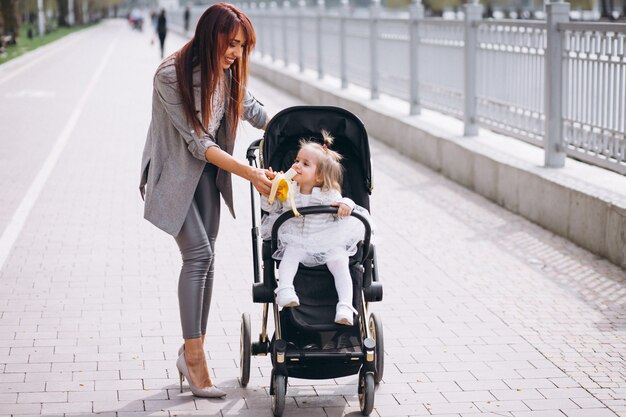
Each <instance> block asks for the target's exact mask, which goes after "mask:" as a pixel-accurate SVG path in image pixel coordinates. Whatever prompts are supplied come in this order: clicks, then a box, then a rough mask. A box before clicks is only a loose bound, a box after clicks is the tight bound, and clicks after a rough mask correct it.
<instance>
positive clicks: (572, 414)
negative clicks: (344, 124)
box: [0, 22, 626, 417]
mask: <svg viewBox="0 0 626 417" xmlns="http://www.w3.org/2000/svg"><path fill="white" fill-rule="evenodd" d="M181 41H182V40H181V39H179V38H176V37H175V35H173V34H172V35H170V37H169V38H168V40H167V42H168V47H169V48H170V49H171V50H173V49H174V48H175V47H177V46H178V45H180V43H181ZM62 45H64V46H63V49H62V50H61V51H57V52H55V49H50V52H49V53H50V56H47V57H46V56H43V57H41V58H37V59H39V61H38V62H35V63H32V60H34V59H35V58H26V59H24V60H22V61H20V62H18V64H15V65H12V66H10V67H4V68H3V67H0V96H1V97H2V102H1V104H0V108H2V112H0V113H1V115H0V121H1V122H2V126H9V129H4V130H3V131H2V132H3V134H2V135H1V136H2V140H1V141H0V161H1V163H0V174H1V175H0V185H1V186H2V192H0V198H1V201H2V205H1V207H0V227H1V229H0V230H6V228H7V226H8V225H10V224H12V223H11V222H12V218H13V216H14V212H15V210H16V208H17V207H18V205H19V203H20V201H22V199H23V198H24V196H25V194H26V191H27V190H28V189H29V186H30V184H31V182H32V181H33V179H34V178H35V173H36V172H37V170H38V169H39V167H40V166H41V165H42V164H43V161H45V160H46V158H47V157H48V156H49V154H50V152H51V150H52V145H53V144H54V143H55V141H56V138H57V137H59V135H60V134H61V131H62V129H63V126H66V123H67V120H68V118H70V117H71V115H72V109H73V108H74V106H75V105H76V103H77V101H78V98H79V97H81V94H83V92H84V91H85V85H86V84H87V82H88V80H89V77H90V76H91V74H92V73H93V72H94V71H95V70H96V67H97V66H98V65H99V64H100V62H102V60H103V59H106V63H105V64H106V65H105V69H104V71H103V73H102V75H101V77H100V78H98V81H97V82H96V84H95V85H94V89H93V91H92V92H91V93H90V94H89V95H88V96H87V98H86V101H85V104H84V106H83V107H82V109H81V112H80V118H79V119H78V122H77V124H76V125H75V127H74V128H73V129H71V132H70V136H69V137H68V141H67V144H66V146H65V147H64V148H63V150H62V152H61V154H60V155H59V159H58V162H57V163H56V165H55V166H54V168H53V170H52V171H51V175H50V176H49V178H47V181H46V182H45V185H44V187H43V189H42V191H41V193H40V194H39V196H38V198H37V200H36V201H35V204H34V206H33V208H32V210H31V211H30V212H29V213H28V216H27V218H26V222H25V223H24V227H23V228H22V229H21V231H20V233H19V236H18V238H17V240H16V241H15V244H14V245H13V248H12V251H11V252H10V253H9V255H8V257H7V259H6V261H5V263H4V265H3V267H2V269H1V270H0V417H4V416H10V415H37V416H39V415H45V416H62V415H70V414H71V415H92V414H95V413H98V414H99V415H101V416H106V417H113V416H117V417H135V416H136V417H143V416H179V415H203V416H230V415H237V416H270V415H271V411H270V404H269V397H268V394H267V391H268V385H269V371H270V369H271V368H270V361H269V358H267V357H265V358H264V357H258V358H257V357H253V359H252V378H251V381H250V384H249V385H248V388H246V389H241V388H239V387H238V382H237V375H238V373H239V371H238V355H239V348H238V347H239V326H240V322H239V319H240V316H241V313H242V312H244V311H247V312H250V313H251V314H252V317H253V323H252V331H253V338H255V337H256V334H257V333H258V332H259V330H260V316H261V308H260V306H259V305H254V304H253V303H252V302H251V292H250V286H251V282H252V274H251V271H252V260H251V250H250V239H249V227H250V213H249V211H250V210H249V194H248V192H249V191H248V187H247V185H246V184H245V183H244V182H243V181H235V187H236V190H235V192H236V194H237V196H236V197H237V198H236V205H237V208H238V216H239V217H238V219H237V220H236V221H234V220H232V219H231V218H229V217H227V216H226V213H224V214H225V215H224V216H223V222H222V226H221V235H220V238H219V240H218V249H217V250H218V253H217V256H218V258H217V275H216V288H215V291H216V296H215V299H214V304H213V307H212V311H211V316H210V326H209V327H210V329H209V336H208V344H207V348H208V351H209V354H208V357H209V366H210V369H211V372H212V373H213V375H214V378H215V380H216V382H217V383H218V384H219V385H220V386H221V387H224V389H225V390H226V391H227V392H228V396H227V397H226V399H224V400H206V399H195V398H193V397H192V396H191V395H190V393H189V391H188V390H187V389H185V392H184V393H183V394H180V393H179V391H178V385H177V384H178V375H177V372H176V369H175V365H174V362H175V354H176V350H177V349H178V346H179V345H180V342H181V338H180V326H179V319H178V305H177V299H176V279H177V275H178V268H179V265H180V260H179V255H178V253H177V248H176V245H175V244H174V242H173V239H171V238H170V237H169V236H167V235H165V234H164V233H162V232H160V231H158V230H157V229H156V228H154V227H153V226H151V225H150V224H148V223H147V222H145V221H144V220H142V203H141V200H140V198H139V194H138V191H137V177H138V171H139V160H140V154H141V149H142V147H143V142H144V138H145V132H146V126H147V123H148V122H149V117H150V114H149V106H150V83H151V75H152V73H153V71H154V68H155V67H156V65H157V64H158V60H157V59H158V52H157V48H156V46H152V47H151V46H150V45H149V35H148V34H147V33H143V34H140V33H137V32H132V31H130V30H129V29H128V28H127V27H126V25H124V24H122V22H106V23H104V24H103V25H100V26H98V27H96V28H95V29H91V30H89V31H86V32H85V33H82V34H81V35H79V36H77V37H75V38H70V40H69V41H67V42H66V43H63V44H62ZM110 45H113V47H112V48H113V50H112V53H111V56H110V58H106V56H105V51H106V50H107V48H108V47H109V46H110ZM37 56H38V57H39V55H37ZM77 57H80V59H78V58H77ZM27 65H31V66H30V67H27ZM15 71H21V72H20V74H17V75H15V76H12V77H13V78H12V79H11V81H10V82H8V81H7V82H3V81H2V80H3V79H4V78H3V77H7V76H8V75H10V74H12V73H13V72H15ZM7 74H8V75H7ZM44 74H47V75H45V76H44ZM251 88H252V90H253V91H254V93H255V95H257V96H258V97H259V98H260V100H261V101H263V102H264V103H265V104H266V106H267V108H268V109H269V111H270V112H271V113H275V112H277V111H278V110H280V109H282V108H284V107H288V106H291V105H296V104H301V103H298V102H296V101H295V100H294V99H293V98H291V97H289V96H286V95H284V94H282V93H281V92H280V91H277V90H275V89H273V88H271V87H269V86H268V85H265V84H263V83H261V82H259V81H258V80H252V87H251ZM37 91H39V92H41V91H47V92H53V93H54V94H53V96H50V95H49V94H48V95H45V94H43V95H42V94H35V93H34V92H37ZM24 92H26V93H24ZM29 92H30V93H29ZM25 109H28V111H29V112H30V113H29V114H30V115H33V116H34V117H31V118H29V119H25V117H24V115H23V112H24V110H25ZM51 114H52V115H54V117H53V118H50V117H46V115H48V116H49V115H51ZM5 132H7V133H8V137H7V136H5ZM257 137H259V131H257V130H255V129H253V128H251V127H250V126H246V127H245V128H244V129H242V131H241V136H240V137H239V146H238V148H237V149H236V151H235V152H236V155H238V156H239V157H241V158H243V155H244V150H245V148H246V146H247V143H249V141H250V140H252V139H255V138H257ZM371 147H372V157H373V163H374V181H375V191H374V194H373V198H372V212H373V214H374V217H375V220H376V224H377V232H378V233H377V239H378V246H377V247H378V261H379V269H380V275H381V279H382V280H383V282H384V285H385V287H384V289H385V300H384V302H383V303H378V304H376V305H373V310H374V311H376V312H377V313H379V314H380V315H381V316H382V318H383V321H384V328H385V337H384V341H385V348H386V356H385V364H386V368H385V376H384V380H383V381H382V382H381V384H380V385H379V387H378V389H377V392H376V402H375V404H376V408H375V411H374V412H373V415H376V416H381V417H392V416H422V415H437V416H440V417H441V416H446V417H447V416H456V417H460V416H462V417H468V416H478V415H480V416H509V417H564V416H567V417H592V416H593V417H595V416H597V417H603V416H616V415H617V416H622V417H623V416H626V358H625V357H624V356H625V355H626V343H625V341H626V314H625V306H624V304H625V300H626V278H625V276H626V274H625V272H624V271H623V270H621V269H619V268H617V267H615V266H613V265H611V264H609V263H608V262H606V261H603V260H601V259H597V258H596V257H595V256H593V255H591V254H589V253H588V252H585V251H583V250H581V249H579V248H577V247H576V246H574V245H572V244H571V243H569V242H568V241H565V240H563V239H561V238H559V237H556V236H554V235H553V234H551V233H549V232H546V231H545V230H543V229H540V228H539V227H537V226H535V225H533V224H531V223H529V222H528V221H526V220H524V219H522V218H520V217H519V216H515V215H513V214H511V213H509V212H507V211H505V210H503V209H502V208H500V207H498V206H496V205H494V204H492V203H490V202H488V201H487V200H485V199H483V198H482V197H478V196H476V195H474V194H472V193H471V192H469V191H467V190H466V189H464V188H462V187H460V186H459V185H457V184H455V183H452V182H450V181H448V180H446V179H444V178H442V177H441V176H439V175H437V174H436V173H433V172H432V171H429V170H427V169H425V168H423V167H421V166H419V165H417V164H415V163H414V162H412V161H410V160H408V159H406V158H404V157H403V156H402V155H399V154H398V153H397V152H395V151H393V150H392V149H390V148H388V147H386V146H384V145H382V144H380V143H379V142H377V141H376V139H375V138H371ZM9 155H10V157H9ZM287 393H288V397H287V410H286V412H285V416H307V417H308V416H312V417H317V416H331V417H334V416H341V415H346V414H351V415H358V414H359V412H358V398H357V396H356V378H354V377H347V378H340V379H336V380H325V381H307V380H297V379H290V386H289V388H288V392H287Z"/></svg>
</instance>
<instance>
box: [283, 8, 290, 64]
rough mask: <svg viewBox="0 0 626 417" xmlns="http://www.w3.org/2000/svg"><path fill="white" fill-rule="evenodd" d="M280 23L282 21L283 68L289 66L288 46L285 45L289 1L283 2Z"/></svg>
mask: <svg viewBox="0 0 626 417" xmlns="http://www.w3.org/2000/svg"><path fill="white" fill-rule="evenodd" d="M282 15H283V16H282V21H283V61H284V63H285V68H286V67H288V66H289V45H288V44H287V39H288V38H289V37H288V36H287V21H289V20H291V19H290V18H289V17H290V16H289V0H285V1H284V2H283V10H282Z"/></svg>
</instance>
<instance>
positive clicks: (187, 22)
mask: <svg viewBox="0 0 626 417" xmlns="http://www.w3.org/2000/svg"><path fill="white" fill-rule="evenodd" d="M184 18H185V33H186V32H187V31H188V30H189V6H187V7H185V14H184Z"/></svg>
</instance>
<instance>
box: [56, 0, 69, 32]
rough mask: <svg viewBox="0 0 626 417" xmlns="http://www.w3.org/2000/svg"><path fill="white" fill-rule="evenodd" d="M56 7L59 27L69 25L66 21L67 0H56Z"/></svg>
mask: <svg viewBox="0 0 626 417" xmlns="http://www.w3.org/2000/svg"><path fill="white" fill-rule="evenodd" d="M57 9H58V18H57V24H58V25H59V27H64V26H69V24H68V22H67V13H68V10H69V6H68V4H67V0H57Z"/></svg>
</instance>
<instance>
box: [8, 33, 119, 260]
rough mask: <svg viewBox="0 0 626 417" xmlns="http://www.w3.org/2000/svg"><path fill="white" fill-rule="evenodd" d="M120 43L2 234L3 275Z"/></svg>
mask: <svg viewBox="0 0 626 417" xmlns="http://www.w3.org/2000/svg"><path fill="white" fill-rule="evenodd" d="M118 40H119V37H118V38H115V39H114V40H113V42H111V44H110V45H109V47H108V49H107V50H106V52H105V54H104V56H103V58H102V61H100V64H99V66H98V68H97V69H96V71H95V72H94V74H93V76H92V78H91V80H90V81H89V84H88V85H87V88H85V92H84V93H83V95H82V96H81V98H80V99H79V100H78V103H77V104H76V107H75V108H74V111H73V112H72V114H71V115H70V117H69V119H68V121H67V123H66V124H65V126H64V127H63V130H61V134H60V135H59V136H58V138H57V139H56V141H55V143H54V146H53V147H52V149H51V150H50V154H49V155H48V157H47V158H46V160H45V161H44V163H43V165H42V167H41V169H40V170H39V172H38V173H37V175H36V176H35V179H34V180H33V182H32V183H31V185H30V187H29V188H28V191H26V194H25V195H24V197H23V198H22V201H21V202H20V204H19V206H18V207H17V209H16V210H15V213H13V216H12V217H11V220H10V221H9V223H8V224H7V227H6V229H5V230H4V232H3V233H2V237H0V271H2V268H3V267H4V262H5V261H6V260H7V258H8V256H9V253H10V252H11V249H12V248H13V245H14V244H15V241H16V240H17V238H18V237H19V235H20V232H21V230H22V227H23V226H24V223H25V222H26V219H27V218H28V216H29V214H30V211H31V210H32V208H33V206H34V205H35V202H36V201H37V199H38V198H39V194H41V191H42V190H43V187H44V185H45V184H46V182H47V181H48V178H49V177H50V174H51V173H52V170H53V169H54V167H55V165H56V163H57V161H58V159H59V156H60V155H61V152H63V149H64V148H65V145H66V144H67V141H68V139H69V137H70V136H71V134H72V132H73V131H74V128H75V127H76V124H77V123H78V120H79V118H80V115H81V113H82V111H83V108H84V107H85V103H86V102H87V99H88V98H89V96H90V95H91V92H92V91H93V89H94V87H95V85H96V83H97V82H98V80H99V79H100V76H101V75H102V73H103V72H104V68H105V67H106V65H107V63H108V61H109V59H110V58H111V55H112V53H113V50H114V48H115V45H116V44H117V42H118ZM29 65H30V64H29ZM1 82H2V80H0V83H1Z"/></svg>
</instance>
